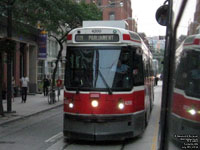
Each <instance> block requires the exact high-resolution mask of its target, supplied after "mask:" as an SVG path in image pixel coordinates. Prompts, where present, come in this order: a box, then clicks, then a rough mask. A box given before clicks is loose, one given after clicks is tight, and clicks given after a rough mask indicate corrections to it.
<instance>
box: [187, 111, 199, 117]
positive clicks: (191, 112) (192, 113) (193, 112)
mask: <svg viewBox="0 0 200 150" xmlns="http://www.w3.org/2000/svg"><path fill="white" fill-rule="evenodd" d="M188 112H189V113H190V115H193V116H194V115H196V113H197V112H196V110H195V109H190V110H188Z"/></svg>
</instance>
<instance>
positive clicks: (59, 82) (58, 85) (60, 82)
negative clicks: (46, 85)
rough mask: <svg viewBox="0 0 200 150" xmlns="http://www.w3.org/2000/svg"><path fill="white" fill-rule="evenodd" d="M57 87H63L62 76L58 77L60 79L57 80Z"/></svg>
mask: <svg viewBox="0 0 200 150" xmlns="http://www.w3.org/2000/svg"><path fill="white" fill-rule="evenodd" d="M56 87H57V88H61V87H62V80H61V79H60V77H58V79H57V80H56Z"/></svg>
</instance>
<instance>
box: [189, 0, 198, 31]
mask: <svg viewBox="0 0 200 150" xmlns="http://www.w3.org/2000/svg"><path fill="white" fill-rule="evenodd" d="M197 33H200V0H196V10H195V13H194V21H193V22H191V23H190V25H189V27H188V35H192V34H197Z"/></svg>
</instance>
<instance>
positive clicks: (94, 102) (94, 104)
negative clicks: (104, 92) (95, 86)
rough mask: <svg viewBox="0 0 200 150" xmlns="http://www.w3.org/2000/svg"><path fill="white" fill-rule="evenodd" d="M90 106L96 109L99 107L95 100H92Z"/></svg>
mask: <svg viewBox="0 0 200 150" xmlns="http://www.w3.org/2000/svg"><path fill="white" fill-rule="evenodd" d="M91 105H92V107H98V106H99V102H98V100H96V99H94V100H92V101H91Z"/></svg>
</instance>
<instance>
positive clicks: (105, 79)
mask: <svg viewBox="0 0 200 150" xmlns="http://www.w3.org/2000/svg"><path fill="white" fill-rule="evenodd" d="M135 49H136V48H135ZM132 50H133V49H129V48H126V47H69V48H68V50H67V60H68V61H67V62H68V63H67V67H66V78H67V79H68V80H66V88H67V89H74V88H79V89H81V90H90V89H91V90H109V89H110V90H112V91H113V90H114V91H115V90H125V91H126V90H131V89H132V88H133V73H131V70H132V72H133V67H134V65H133V60H134V57H133V56H134V52H133V51H132ZM135 60H136V59H135Z"/></svg>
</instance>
